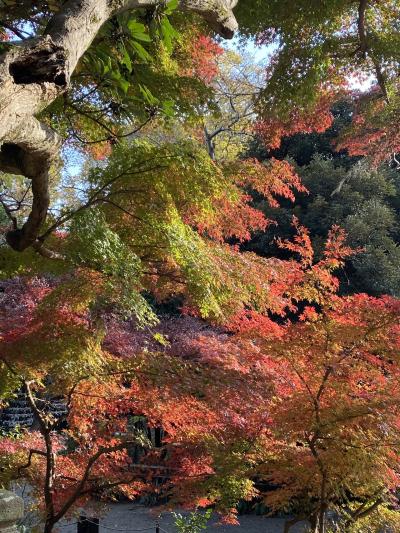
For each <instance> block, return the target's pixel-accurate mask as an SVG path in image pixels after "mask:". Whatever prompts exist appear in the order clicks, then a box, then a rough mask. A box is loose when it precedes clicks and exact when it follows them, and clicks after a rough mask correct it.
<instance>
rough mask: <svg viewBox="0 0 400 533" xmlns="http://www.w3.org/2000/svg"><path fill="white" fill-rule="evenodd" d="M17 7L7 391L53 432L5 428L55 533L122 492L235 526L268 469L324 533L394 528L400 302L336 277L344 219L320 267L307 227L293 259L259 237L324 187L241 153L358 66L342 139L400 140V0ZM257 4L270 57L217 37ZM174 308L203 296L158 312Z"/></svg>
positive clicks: (381, 143) (5, 465)
mask: <svg viewBox="0 0 400 533" xmlns="http://www.w3.org/2000/svg"><path fill="white" fill-rule="evenodd" d="M3 4H4V2H3V3H2V6H1V17H0V29H1V32H2V34H4V35H5V37H4V40H3V41H2V43H1V47H2V52H3V55H2V56H1V57H0V102H1V103H2V106H0V107H1V111H0V118H1V120H0V122H1V127H0V140H1V143H2V144H1V147H0V148H1V150H0V169H1V170H2V171H4V172H6V173H7V175H4V176H2V181H1V189H0V202H1V205H2V208H3V211H2V216H1V224H2V232H3V233H4V239H3V240H2V242H1V243H0V253H1V256H0V261H1V262H0V270H1V277H2V279H3V280H5V281H3V282H2V289H3V293H2V298H1V300H2V301H1V306H0V326H1V365H0V367H1V368H0V370H1V371H0V388H1V390H0V396H1V400H2V401H3V402H4V404H6V402H7V401H8V400H9V399H10V398H12V395H13V394H14V392H15V390H16V389H17V388H18V387H20V386H22V387H23V388H24V391H25V393H26V394H27V397H28V401H29V403H30V406H31V409H32V410H33V412H34V414H35V418H36V422H37V427H38V430H37V431H35V432H29V431H22V432H20V433H19V432H17V433H16V434H9V435H5V436H4V438H2V439H1V442H0V463H1V467H2V469H3V470H2V474H3V482H4V484H7V483H9V482H10V480H18V479H20V478H24V479H27V480H28V481H29V483H30V484H31V486H32V487H33V490H34V494H35V497H36V498H37V501H38V504H39V508H40V511H41V512H42V516H43V520H44V527H45V531H46V533H50V531H52V529H53V528H54V526H55V524H56V523H57V522H58V521H59V520H60V519H61V518H63V517H64V516H66V515H68V513H73V512H75V510H76V509H77V508H79V507H80V506H88V505H91V504H93V499H94V497H95V496H96V495H99V494H101V495H103V496H110V495H111V496H112V495H114V494H115V493H116V491H118V492H122V493H124V494H125V495H126V496H128V497H130V498H134V497H135V496H136V495H137V494H139V493H143V492H144V491H147V490H156V491H157V490H158V491H160V490H161V491H163V492H165V493H166V494H168V495H169V496H170V498H171V499H170V503H171V505H173V504H174V503H179V504H184V505H187V506H195V507H196V506H210V505H212V506H215V508H216V509H217V510H218V511H219V512H220V513H221V514H222V515H223V516H224V517H225V518H224V519H225V520H226V521H228V522H229V521H230V522H235V520H236V505H237V503H238V501H239V500H240V499H251V498H253V497H261V495H260V491H259V490H258V486H257V480H260V479H261V480H267V481H269V482H273V483H274V484H275V490H274V491H271V492H270V493H268V494H265V495H262V496H263V497H265V500H266V501H267V502H268V504H269V505H270V506H271V508H272V509H273V510H278V509H279V510H287V511H291V512H294V513H295V514H298V515H299V516H300V515H301V513H298V511H299V510H301V511H302V512H303V515H304V517H305V518H306V519H308V520H309V522H310V523H311V526H312V527H313V529H314V530H315V531H317V532H318V533H323V532H324V531H326V527H327V526H326V521H327V512H328V511H331V510H334V511H336V513H337V514H338V516H339V519H340V520H339V521H340V525H341V526H343V527H345V528H347V529H348V530H349V531H356V530H357V528H364V530H365V528H370V529H371V530H373V528H375V530H376V529H379V527H381V526H382V527H389V526H391V525H393V524H396V521H398V518H397V516H398V514H397V511H396V507H395V506H396V505H397V500H396V494H395V491H396V487H397V484H398V474H397V472H398V460H397V457H398V444H397V440H396V431H397V429H398V402H399V392H398V380H397V377H398V360H397V358H398V350H399V346H398V343H399V338H398V335H399V330H398V321H399V304H398V301H396V300H394V299H391V298H389V297H381V298H372V297H370V296H366V295H355V296H351V297H346V298H341V297H339V296H338V295H337V291H338V281H337V279H336V278H335V277H334V275H333V271H334V270H335V269H336V268H338V267H339V266H341V265H342V264H343V260H344V259H345V258H348V257H350V254H351V253H352V252H351V250H350V249H349V247H348V246H346V244H345V237H344V234H343V232H342V231H341V230H340V229H339V228H338V227H334V228H333V229H332V230H331V232H330V233H329V235H328V237H327V242H326V245H325V248H324V249H323V250H322V247H321V254H320V255H321V257H320V259H319V260H317V261H315V258H314V252H313V249H312V246H311V237H310V234H309V233H308V232H307V230H305V229H304V228H302V227H301V226H300V224H299V223H298V222H297V221H295V224H294V225H295V228H296V232H297V233H296V235H295V238H294V240H293V241H291V242H282V241H280V242H279V246H281V247H283V249H284V250H285V253H286V257H288V256H290V255H291V254H292V255H295V257H296V259H293V258H292V259H287V260H280V259H277V258H265V257H261V256H259V255H256V254H254V253H249V252H244V250H243V246H244V243H245V242H246V241H248V240H249V239H250V238H251V237H252V236H253V235H254V233H256V232H261V231H264V230H265V229H266V228H267V227H268V225H270V224H271V220H270V218H269V217H268V216H266V215H265V213H263V212H262V211H261V210H260V209H258V208H257V207H258V206H257V205H256V203H255V202H254V198H257V199H258V200H260V201H262V202H264V203H266V204H267V205H268V207H269V209H276V208H277V207H278V205H279V202H281V201H282V200H283V201H284V202H293V200H294V197H295V194H296V193H306V189H305V187H304V185H303V184H302V183H301V180H300V179H299V176H298V174H297V172H296V169H295V168H294V167H293V166H292V165H291V164H290V163H289V162H288V161H284V160H280V159H279V158H274V157H272V158H271V157H270V158H269V160H268V161H266V162H265V163H261V162H259V161H257V160H254V159H251V158H247V159H246V158H244V157H241V156H240V157H238V156H239V151H240V150H241V149H242V145H241V143H237V142H236V141H235V143H234V144H235V146H234V148H233V149H231V141H232V139H234V138H235V139H237V137H239V136H242V134H248V133H249V134H250V136H254V135H258V136H259V137H260V138H262V140H263V142H264V144H265V146H266V147H267V148H268V150H270V151H271V150H274V149H275V150H277V149H278V147H280V146H281V141H282V137H285V136H286V137H287V136H289V135H293V134H296V133H314V134H316V133H321V132H322V131H325V130H326V129H327V128H328V127H329V126H331V125H332V121H333V115H332V113H331V104H332V102H333V101H334V100H336V99H337V97H338V95H342V94H343V93H345V92H349V87H348V80H349V78H352V77H353V78H354V76H357V75H358V76H360V79H361V78H362V77H363V76H365V77H367V78H368V77H371V76H372V77H373V78H374V79H375V81H376V86H375V87H373V88H372V89H371V91H370V92H369V94H368V95H362V96H361V97H360V98H359V101H358V102H357V113H356V114H355V116H354V120H353V124H352V125H351V126H350V127H349V129H348V131H347V132H346V133H345V135H344V136H343V138H342V139H341V140H340V141H339V144H338V147H339V148H340V147H343V148H347V150H348V151H349V153H350V155H360V154H361V155H365V154H366V153H367V152H368V155H372V158H373V161H374V162H375V163H379V162H381V161H383V160H384V159H385V158H386V157H387V156H388V154H389V152H390V153H393V152H396V151H397V149H398V146H397V145H398V134H397V131H395V127H394V124H395V121H396V117H397V107H398V105H397V99H398V97H397V84H398V81H397V70H396V65H397V63H398V59H399V58H398V46H397V41H398V38H397V33H398V29H397V19H398V15H399V8H398V6H397V5H396V3H395V2H392V1H391V0H385V1H380V2H375V1H373V0H371V1H366V0H360V1H354V2H353V1H351V2H349V1H347V0H335V1H329V2H326V1H324V2H320V1H318V2H315V1H314V0H312V1H310V0H308V1H307V2H306V1H304V0H298V1H296V2H287V1H282V0H279V2H278V1H277V0H276V1H275V0H270V1H268V2H267V3H266V2H264V1H263V0H247V1H246V2H245V1H244V0H241V1H239V3H238V2H236V1H235V0H182V1H179V2H177V1H174V0H172V1H171V2H167V3H164V2H159V1H156V0H154V1H153V0H148V1H147V0H146V2H137V1H136V0H133V1H131V0H118V1H115V2H114V1H112V2H111V1H108V0H101V1H96V2H95V1H94V0H84V1H77V0H68V1H67V2H60V1H58V0H54V1H52V2H47V1H43V2H31V1H30V0H23V1H22V2H15V1H14V0H7V9H4V7H3ZM233 9H235V15H234V14H233ZM93 13H95V14H94V15H93ZM288 13H290V16H288ZM197 15H200V17H197ZM236 17H237V20H236ZM238 23H239V25H240V28H241V32H242V37H246V36H251V37H255V38H256V40H257V42H258V43H264V44H270V45H272V46H273V47H274V48H275V53H274V55H273V57H272V58H271V61H270V63H269V65H268V67H267V68H266V70H265V72H264V73H262V72H260V71H257V72H255V70H254V69H253V70H251V68H250V69H249V70H250V74H248V70H247V67H246V66H242V65H241V66H240V72H239V73H237V72H236V73H235V68H231V65H230V64H229V62H230V61H233V63H235V61H238V60H237V59H235V58H233V54H230V53H227V52H222V48H221V45H220V44H219V43H217V42H216V41H215V40H214V39H213V37H214V36H215V34H216V33H217V34H220V35H222V36H223V37H231V36H232V35H233V33H234V32H235V31H236V30H237V27H238ZM232 58H233V59H232ZM253 75H254V77H255V78H256V79H253ZM249 76H250V77H251V79H250V78H249ZM263 76H264V78H265V79H264V80H263V81H262V84H261V85H262V86H261V87H260V86H259V83H258V80H259V79H260V78H262V77H263ZM243 90H244V91H243ZM256 115H257V118H258V120H257V121H256V123H255V124H253V118H254V117H255V116H256ZM38 117H39V118H38ZM39 119H40V122H39ZM204 126H205V131H204V135H203V133H202V134H201V135H199V131H200V129H201V128H204ZM199 141H200V142H199ZM204 141H206V142H205V144H206V146H205V147H204V146H202V145H204ZM61 145H62V150H63V152H62V153H63V156H64V157H65V160H66V161H67V160H68V157H71V158H73V157H77V158H79V159H80V164H79V167H80V169H79V172H78V175H75V176H72V177H70V178H67V177H66V176H65V172H63V171H62V170H61V169H60V168H59V166H58V165H57V157H58V155H59V154H60V147H61ZM371 148H373V151H371V150H370V149H371ZM369 152H371V154H370V153H369ZM210 156H211V157H210ZM64 170H65V169H64ZM14 173H16V174H21V175H22V176H23V177H22V178H19V177H15V176H14ZM50 193H51V196H52V198H51V203H50V197H49V195H50ZM7 222H8V224H7ZM168 304H169V305H172V306H173V307H174V309H175V311H176V310H179V313H181V314H184V315H187V316H185V317H182V316H181V317H180V318H177V319H176V320H167V319H165V318H164V319H162V320H159V317H158V316H157V315H158V314H157V308H159V307H160V306H162V305H168ZM188 315H191V316H188ZM204 320H207V321H208V324H207V325H206V323H205V322H204ZM52 395H56V396H58V397H63V398H64V400H65V402H66V404H67V406H68V410H69V412H68V427H67V428H66V429H65V428H64V429H63V428H60V427H59V426H58V422H57V420H55V419H54V418H53V417H52V416H51V414H49V412H48V408H47V403H48V398H49V397H51V396H52ZM139 426H141V427H142V428H141V429H140V427H139ZM144 428H146V429H149V428H151V429H153V430H155V429H157V431H158V435H160V434H162V438H161V439H158V442H157V445H154V444H153V443H152V442H151V441H150V439H149V438H148V436H146V429H144ZM354 463H356V464H357V466H358V468H354ZM310 474H312V475H310ZM160 480H162V483H161V484H160V482H159V481H160ZM160 487H161V488H160ZM299 516H298V517H299ZM367 521H369V522H368V523H367ZM290 526H291V522H288V523H287V526H286V529H289V528H290ZM394 527H397V525H395V526H394ZM361 530H362V529H361Z"/></svg>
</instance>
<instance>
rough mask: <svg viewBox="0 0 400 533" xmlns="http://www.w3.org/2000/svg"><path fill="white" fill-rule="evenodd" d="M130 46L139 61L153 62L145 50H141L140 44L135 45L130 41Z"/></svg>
mask: <svg viewBox="0 0 400 533" xmlns="http://www.w3.org/2000/svg"><path fill="white" fill-rule="evenodd" d="M131 46H132V48H133V49H134V50H135V52H136V53H137V55H138V56H139V57H140V59H142V60H143V61H146V62H151V61H153V58H152V57H151V55H150V54H149V52H148V51H147V50H146V49H145V48H143V46H142V45H141V44H139V43H137V42H135V41H132V42H131Z"/></svg>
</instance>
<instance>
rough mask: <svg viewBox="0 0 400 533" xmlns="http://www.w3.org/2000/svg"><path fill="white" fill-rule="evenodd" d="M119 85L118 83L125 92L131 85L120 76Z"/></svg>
mask: <svg viewBox="0 0 400 533" xmlns="http://www.w3.org/2000/svg"><path fill="white" fill-rule="evenodd" d="M119 85H120V87H121V89H122V90H123V91H124V93H125V94H126V93H127V92H128V89H129V87H130V86H131V84H130V83H129V81H128V80H126V79H125V78H122V77H121V78H120V80H119Z"/></svg>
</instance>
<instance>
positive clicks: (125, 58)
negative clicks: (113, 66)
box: [121, 45, 132, 72]
mask: <svg viewBox="0 0 400 533" xmlns="http://www.w3.org/2000/svg"><path fill="white" fill-rule="evenodd" d="M121 51H122V59H121V63H122V64H123V65H125V66H126V68H127V69H128V70H129V72H132V61H131V58H130V55H129V53H128V50H127V49H126V48H125V46H124V45H122V46H121Z"/></svg>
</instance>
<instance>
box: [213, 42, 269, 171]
mask: <svg viewBox="0 0 400 533" xmlns="http://www.w3.org/2000/svg"><path fill="white" fill-rule="evenodd" d="M263 77H264V71H263V68H262V67H261V66H259V65H254V64H253V63H252V62H251V60H250V58H249V57H241V56H239V55H238V54H236V53H234V52H231V51H225V53H224V54H222V55H221V56H220V58H219V61H218V73H217V74H216V76H215V78H214V80H213V84H212V85H213V87H214V98H215V100H216V105H217V111H216V112H214V113H213V114H210V113H209V114H208V116H207V115H205V117H204V137H205V141H206V146H207V150H208V153H209V154H210V157H211V158H212V159H215V160H217V161H218V160H219V161H221V160H232V159H235V158H237V157H238V155H239V153H240V152H241V151H243V147H244V146H246V145H247V143H248V142H249V140H251V139H252V138H253V137H254V127H253V123H254V120H255V118H256V114H255V103H256V99H257V95H258V93H259V91H260V89H261V86H262V82H263Z"/></svg>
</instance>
